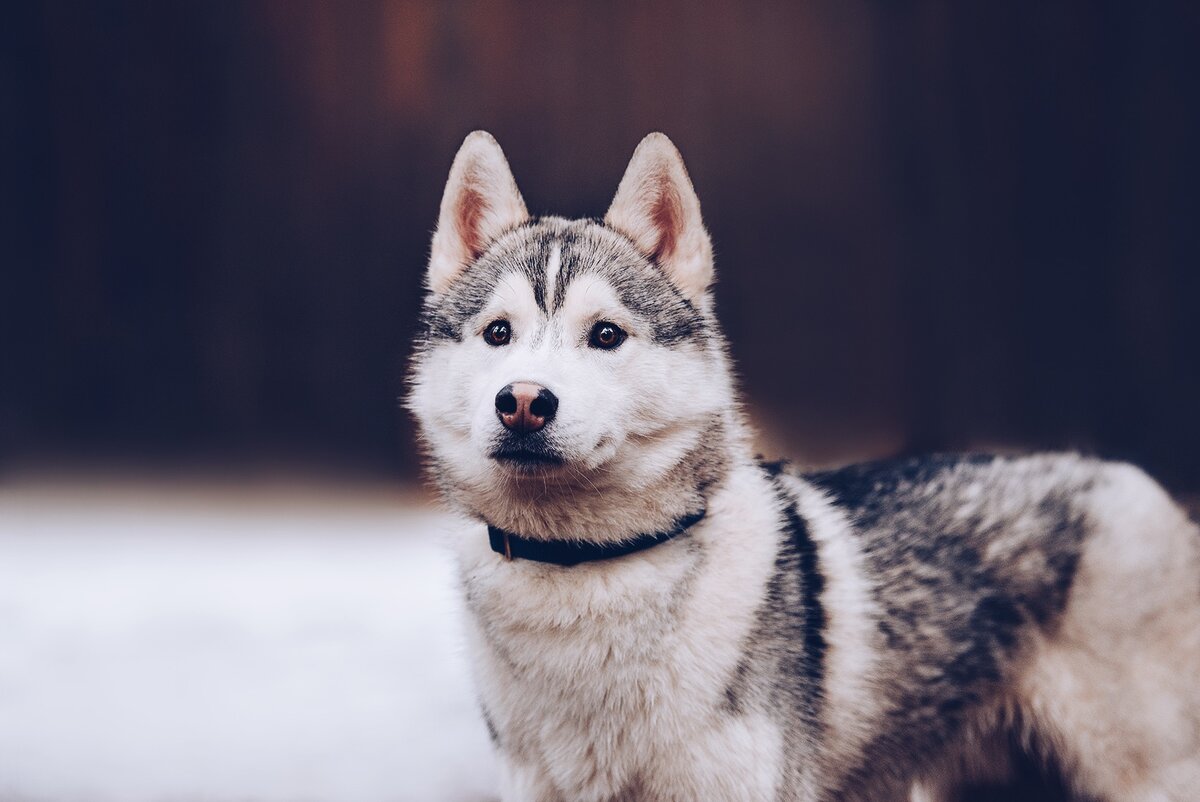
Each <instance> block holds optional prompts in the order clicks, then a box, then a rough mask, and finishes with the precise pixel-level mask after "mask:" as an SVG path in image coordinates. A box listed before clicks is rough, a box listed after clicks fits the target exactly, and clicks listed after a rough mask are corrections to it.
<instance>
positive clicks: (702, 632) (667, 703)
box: [459, 465, 781, 802]
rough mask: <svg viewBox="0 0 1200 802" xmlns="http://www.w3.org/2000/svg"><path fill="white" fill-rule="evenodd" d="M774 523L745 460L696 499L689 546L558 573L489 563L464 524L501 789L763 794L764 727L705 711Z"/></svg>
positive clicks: (775, 763) (746, 624)
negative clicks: (716, 488)
mask: <svg viewBox="0 0 1200 802" xmlns="http://www.w3.org/2000/svg"><path fill="white" fill-rule="evenodd" d="M778 526H779V512H778V511H777V509H776V501H775V499H774V496H773V494H772V491H771V488H770V487H769V485H768V484H767V483H766V482H765V481H764V479H763V477H762V475H761V472H759V471H758V470H757V469H756V468H754V467H753V466H751V465H746V466H742V467H740V468H738V469H737V470H736V471H735V472H734V475H733V476H732V477H731V479H730V481H729V482H728V484H727V485H726V486H725V487H724V488H723V489H722V490H721V491H720V492H719V493H717V494H716V495H714V496H713V497H712V498H711V499H710V506H709V515H708V517H707V518H706V519H705V521H704V522H703V523H701V524H700V525H698V526H697V527H695V529H694V532H693V533H692V535H691V536H692V537H693V538H695V539H696V541H697V542H698V543H699V544H700V548H689V546H688V544H687V542H685V541H683V540H680V541H674V542H672V543H668V544H665V545H663V546H660V547H656V548H655V549H652V550H650V551H648V552H644V553H642V554H640V555H635V556H633V557H629V558H621V559H618V560H613V561H606V562H600V563H593V564H585V565H580V566H576V567H573V568H560V567H557V566H548V565H543V564H540V563H533V562H522V561H514V562H505V561H500V560H497V559H496V555H495V554H494V553H493V552H492V551H491V550H490V549H489V548H488V547H487V544H486V541H485V539H484V538H483V537H481V535H480V531H479V529H478V527H477V526H475V527H468V528H467V529H466V530H465V531H464V533H463V537H462V539H461V541H460V542H459V554H460V560H461V565H462V571H463V579H464V585H465V586H466V588H467V593H468V605H469V606H470V609H471V610H472V612H473V614H474V618H475V620H474V623H473V625H472V627H471V645H472V650H473V652H474V655H475V658H476V659H475V666H476V675H477V681H478V683H479V687H480V692H481V696H482V698H483V700H484V705H485V707H486V708H487V709H488V710H489V711H490V713H491V715H492V716H493V718H494V721H495V723H496V725H497V728H498V729H499V730H500V731H501V732H502V733H503V735H502V738H503V743H504V751H505V753H506V754H507V755H510V756H511V757H509V761H510V765H509V767H508V770H507V778H506V788H505V789H504V791H503V798H504V799H506V800H510V799H511V800H525V799H531V800H532V799H537V800H543V799H545V800H557V799H570V800H572V801H573V802H575V801H577V802H588V801H589V800H596V801H597V802H599V801H600V800H607V799H609V798H611V797H613V796H614V795H616V794H618V793H620V792H622V791H623V790H625V789H626V788H627V787H628V786H629V785H630V784H631V783H633V784H636V785H637V787H638V788H639V789H640V790H641V792H642V793H643V794H646V797H647V798H650V799H661V800H680V802H682V801H683V800H689V801H690V800H697V799H755V800H757V799H761V800H768V799H773V798H774V793H775V784H776V783H777V782H778V777H779V774H780V771H779V766H780V759H781V755H780V754H779V751H780V748H781V742H780V736H779V733H778V732H777V731H775V729H774V727H773V725H772V724H771V723H770V722H768V721H767V720H766V719H763V718H758V717H749V718H746V719H743V720H736V721H735V720H731V719H730V717H727V716H716V715H714V714H713V710H714V709H715V708H716V707H717V705H718V704H719V703H720V701H721V698H722V694H723V692H724V688H725V687H726V684H727V682H728V680H729V677H730V676H731V675H732V672H733V670H734V668H735V666H736V664H737V662H738V659H739V657H740V655H741V646H740V644H741V643H742V641H743V639H744V638H745V637H746V636H747V635H748V634H749V631H750V628H751V626H752V625H753V620H754V618H753V617H754V611H755V609H756V608H757V606H758V603H759V601H760V599H761V594H762V592H763V589H764V588H765V584H766V580H767V578H768V576H769V575H770V573H771V571H772V568H773V562H774V557H775V543H774V541H773V540H772V539H771V538H769V537H762V536H761V534H762V533H764V532H772V531H775V530H776V529H777V527H778ZM685 582H686V583H687V584H688V587H687V590H686V593H683V592H680V591H681V587H680V586H681V583H685ZM755 589H758V590H757V592H756V591H755ZM554 788H570V789H573V791H572V795H570V796H569V797H563V796H562V795H561V793H560V792H555V791H554V790H553V789H554ZM531 789H538V790H537V791H536V792H531Z"/></svg>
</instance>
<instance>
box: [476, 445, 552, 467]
mask: <svg viewBox="0 0 1200 802" xmlns="http://www.w3.org/2000/svg"><path fill="white" fill-rule="evenodd" d="M492 459H494V460H496V461H497V462H503V463H505V464H508V465H513V466H517V467H533V468H536V467H545V466H550V465H562V464H563V463H564V462H565V461H566V460H564V459H563V458H562V457H560V456H558V455H557V454H551V453H548V452H545V451H537V450H534V449H529V448H513V449H501V450H497V451H493V452H492Z"/></svg>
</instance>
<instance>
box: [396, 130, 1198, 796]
mask: <svg viewBox="0 0 1200 802" xmlns="http://www.w3.org/2000/svg"><path fill="white" fill-rule="evenodd" d="M713 270H714V268H713V251H712V246H711V243H710V237H709V235H708V233H707V231H706V229H705V227H704V223H703V221H702V218H701V214H700V204H699V201H698V199H697V196H696V193H695V191H694V189H693V186H692V183H691V181H690V179H689V177H688V174H687V171H686V169H685V167H684V164H683V161H682V159H681V157H680V155H679V153H678V151H677V150H676V148H675V147H674V145H673V144H672V143H671V142H670V140H669V139H667V137H665V136H663V135H662V134H651V135H650V136H648V137H646V139H645V140H643V141H642V143H641V144H640V145H639V146H638V147H637V149H636V151H635V152H634V154H633V157H632V159H631V161H630V163H629V166H628V168H627V170H626V172H625V175H624V177H623V178H622V179H621V182H620V184H619V187H618V189H617V192H616V195H615V197H614V199H613V201H612V205H611V206H610V208H609V209H608V212H607V214H606V215H605V217H604V219H603V220H592V219H583V220H567V219H562V218H558V217H541V218H536V217H532V216H530V214H529V213H528V212H527V210H526V207H525V202H524V200H523V199H522V196H521V194H520V192H519V191H518V189H517V186H516V183H515V181H514V179H513V176H512V173H511V171H510V169H509V167H508V163H507V161H506V160H505V157H504V154H503V152H502V151H501V149H500V147H499V145H498V144H497V143H496V141H495V140H494V139H493V138H492V137H491V136H489V135H488V134H486V133H484V132H476V133H473V134H471V135H470V136H468V137H467V138H466V141H465V142H464V143H463V145H462V147H461V149H460V150H459V152H458V155H457V156H456V158H455V159H454V163H453V166H452V167H451V170H450V175H449V180H448V182H447V185H446V189H445V194H444V197H443V199H442V203H441V208H440V213H439V219H438V222H437V228H436V231H435V233H434V235H433V240H432V246H431V252H430V258H429V264H428V270H427V273H426V284H427V296H426V300H425V303H424V308H423V314H422V324H421V327H420V334H419V336H418V342H417V346H416V349H415V352H414V356H413V359H412V368H411V373H410V377H409V379H410V386H409V392H408V396H407V405H408V407H409V409H410V410H411V412H412V413H413V415H414V418H415V420H416V421H417V424H418V429H419V433H420V438H421V442H422V443H423V447H424V449H425V451H426V453H427V460H426V462H427V467H428V472H429V475H430V476H431V477H432V479H433V481H434V482H436V484H437V485H438V487H439V488H440V491H441V493H442V495H443V496H444V498H445V499H446V500H447V501H448V502H449V503H450V504H451V505H452V506H453V507H454V508H456V509H457V510H459V511H461V512H462V513H464V514H465V516H464V523H463V526H462V531H461V532H460V533H459V534H458V535H457V536H456V537H455V540H454V548H455V551H456V556H457V560H458V566H459V571H460V575H461V585H462V591H463V594H464V596H465V600H466V605H465V607H466V612H467V615H466V627H467V636H468V641H469V649H470V653H471V656H472V658H473V671H474V678H475V681H476V683H477V687H478V693H479V699H480V705H481V707H482V711H483V717H484V719H485V723H486V724H487V727H488V730H489V732H490V734H491V736H492V740H493V743H494V745H495V749H496V751H497V753H498V755H499V758H500V764H501V796H502V798H503V800H505V802H518V801H519V802H617V801H618V800H620V801H622V802H627V801H628V802H632V801H633V800H655V801H656V802H662V801H663V800H672V801H678V802H684V801H686V802H695V800H731V801H732V800H748V801H749V800H756V801H757V800H781V801H783V800H787V801H789V802H790V801H795V802H825V801H826V800H829V801H832V800H839V801H841V800H851V801H852V802H853V801H855V800H861V801H862V802H878V801H879V800H904V799H910V798H911V799H913V800H923V801H924V802H934V801H935V800H949V799H953V798H955V795H956V794H957V793H958V792H959V788H960V787H961V785H962V784H963V783H965V782H968V781H972V780H978V779H987V778H991V777H994V776H999V775H1002V774H1003V773H1004V771H1005V758H1004V754H1006V753H1007V752H1008V751H1009V748H1008V747H1009V745H1011V744H1014V743H1015V744H1019V745H1020V746H1021V747H1022V748H1024V749H1027V750H1029V751H1030V752H1031V753H1032V754H1036V755H1038V756H1041V757H1043V758H1046V759H1051V758H1052V759H1053V761H1054V762H1055V764H1056V765H1057V766H1058V767H1060V769H1061V771H1062V773H1063V775H1064V776H1065V778H1066V781H1067V782H1068V783H1069V785H1070V787H1071V789H1072V790H1073V791H1074V792H1075V793H1078V794H1080V795H1083V796H1086V797H1087V798H1094V799H1099V800H1107V801H1110V802H1151V801H1152V800H1154V801H1155V802H1185V800H1194V799H1197V798H1200V532H1198V530H1197V527H1196V525H1195V524H1194V523H1192V522H1191V521H1190V520H1189V519H1188V517H1187V515H1186V514H1185V513H1184V512H1183V511H1182V510H1181V508H1180V507H1178V506H1176V504H1175V503H1173V501H1172V500H1171V499H1170V498H1169V496H1168V495H1167V494H1166V493H1165V492H1164V491H1163V490H1162V489H1161V488H1160V486H1159V485H1158V484H1156V483H1155V482H1154V481H1153V480H1151V479H1150V478H1148V477H1147V476H1146V475H1145V474H1144V473H1143V472H1142V471H1140V470H1139V469H1137V468H1135V467H1133V466H1131V465H1128V464H1122V463H1114V462H1104V461H1099V460H1096V459H1091V458H1084V457H1081V456H1078V455H1073V454H1043V455H1034V456H1027V457H998V456H976V455H971V456H959V457H955V456H938V457H930V458H926V459H910V460H902V461H892V462H876V463H870V464H864V465H855V466H851V467H846V468H842V469H839V470H830V471H821V472H809V473H803V472H800V471H795V470H791V469H788V468H787V467H786V466H785V465H782V464H771V463H764V462H762V461H761V460H760V459H758V458H757V457H756V456H755V453H754V450H753V447H752V445H751V435H750V431H749V428H748V424H747V422H746V421H745V420H744V415H743V412H742V410H741V409H740V407H739V402H738V395H737V391H736V389H735V385H734V380H733V374H732V371H731V365H730V358H729V353H728V349H727V347H726V341H725V339H724V338H723V336H722V333H721V329H720V327H719V325H718V323H717V320H716V319H715V317H714V308H713V296H712V293H711V288H712V285H713V279H714V272H713Z"/></svg>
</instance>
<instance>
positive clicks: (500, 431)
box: [408, 133, 733, 514]
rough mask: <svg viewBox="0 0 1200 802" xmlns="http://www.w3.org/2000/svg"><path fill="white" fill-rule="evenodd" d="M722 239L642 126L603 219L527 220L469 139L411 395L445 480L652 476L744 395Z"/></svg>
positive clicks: (506, 175)
mask: <svg viewBox="0 0 1200 802" xmlns="http://www.w3.org/2000/svg"><path fill="white" fill-rule="evenodd" d="M711 280H712V251H711V246H710V245H709V239H708V235H707V233H706V232H705V230H704V228H703V224H702V222H701V220H700V214H699V203H698V201H697V200H696V197H695V194H694V192H693V190H692V187H691V184H690V181H689V180H688V178H687V174H686V172H685V171H684V168H683V164H682V161H681V160H680V159H679V155H678V153H677V151H676V150H675V148H674V146H673V145H671V144H670V142H669V141H668V140H667V139H666V137H663V136H661V135H652V136H651V137H648V138H647V139H646V140H645V141H644V142H643V143H642V145H641V146H640V147H639V148H638V150H637V152H636V153H635V154H634V158H633V160H632V161H631V163H630V166H629V169H628V171H627V172H626V175H625V178H624V179H623V180H622V182H621V185H620V188H619V189H618V192H617V196H616V199H615V200H614V202H613V205H612V207H611V208H610V209H609V212H608V214H607V215H606V217H605V221H604V223H599V222H596V221H592V220H578V221H568V220H563V219H559V218H543V219H541V220H531V219H530V218H529V217H528V215H527V213H526V211H525V205H524V202H523V201H522V199H521V196H520V194H519V193H518V192H517V189H516V185H515V183H514V182H513V180H512V177H511V174H510V172H509V170H508V166H507V163H506V162H505V160H504V156H503V154H502V153H501V151H500V148H499V146H498V145H497V144H496V143H495V141H494V140H493V139H492V138H491V137H490V136H488V135H486V134H483V133H476V134H472V135H471V136H470V137H468V138H467V140H466V142H465V143H464V144H463V147H462V149H461V150H460V151H459V154H458V157H457V158H456V159H455V163H454V166H453V168H452V170H451V174H450V180H449V183H448V184H447V187H446V193H445V198H444V199H443V202H442V209H441V217H440V219H439V222H438V229H437V233H436V234H435V236H434V241H433V248H432V255H431V259H430V267H429V274H428V286H429V295H428V297H427V299H426V305H425V331H424V336H423V340H422V342H421V344H420V347H419V348H418V351H417V354H416V357H415V360H414V367H413V372H412V391H411V394H410V396H409V399H408V404H409V407H410V409H411V410H412V411H413V413H414V414H415V416H416V418H417V420H418V422H419V424H420V427H421V431H422V435H423V439H424V441H425V443H426V445H427V448H428V449H429V452H430V454H431V456H432V458H433V461H434V468H435V471H436V474H437V476H438V479H439V480H440V481H441V482H442V484H443V486H444V487H448V488H451V489H452V490H453V492H454V493H455V494H456V495H458V496H462V495H464V494H465V496H466V498H465V499H463V498H460V499H459V500H460V501H464V502H465V503H466V504H467V506H470V507H473V508H475V509H476V510H477V511H479V512H482V513H484V514H486V512H487V510H486V509H480V508H481V507H486V506H487V504H488V501H487V499H489V498H494V497H495V496H496V494H497V492H500V493H504V494H507V495H509V496H511V495H512V494H513V493H518V494H519V493H520V492H521V491H522V490H526V491H530V492H533V491H536V492H538V493H545V492H549V491H550V490H551V489H566V488H571V487H579V488H595V489H605V488H622V487H624V488H628V487H636V486H638V485H642V486H646V485H649V484H652V483H653V482H654V480H655V479H656V478H657V477H659V476H661V475H662V474H664V473H665V472H668V471H670V470H672V469H673V468H674V467H675V466H676V465H678V463H679V462H680V460H681V459H682V458H683V456H684V455H685V454H687V453H689V452H691V451H693V450H694V449H696V448H697V447H698V446H699V445H700V438H701V437H702V436H703V435H704V433H705V431H706V430H709V429H710V428H711V425H712V422H713V421H714V419H719V418H720V417H721V416H722V415H723V414H724V413H725V412H726V411H727V410H728V408H729V407H730V406H731V405H732V403H733V400H732V393H731V390H730V389H729V386H728V382H727V380H726V378H725V377H726V374H727V371H726V370H725V361H724V347H723V341H722V339H721V336H720V333H719V331H718V330H717V328H716V325H715V322H714V321H713V320H712V317H711V312H710V310H711V301H710V298H709V295H708V288H709V285H710V283H711Z"/></svg>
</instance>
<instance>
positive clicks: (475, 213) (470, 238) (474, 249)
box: [454, 182, 487, 258]
mask: <svg viewBox="0 0 1200 802" xmlns="http://www.w3.org/2000/svg"><path fill="white" fill-rule="evenodd" d="M486 211H487V201H485V200H484V198H483V194H482V193H480V192H479V190H477V189H475V187H474V185H473V183H472V182H466V184H465V185H464V186H463V188H462V190H461V192H460V193H459V196H458V203H457V204H456V205H455V221H454V224H455V226H456V227H457V228H458V234H459V236H460V237H461V238H462V243H463V247H465V248H466V249H467V252H468V253H469V254H470V255H471V258H475V257H476V256H479V254H481V253H483V251H484V249H485V247H486V246H487V243H486V242H484V241H483V232H482V230H481V229H482V228H483V215H484V213H485V212H486Z"/></svg>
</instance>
